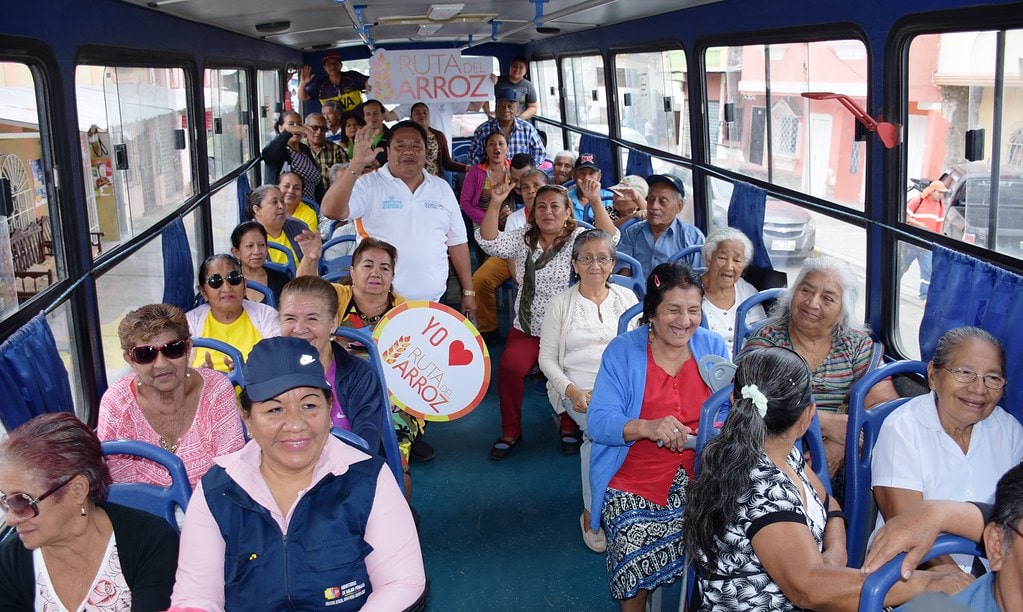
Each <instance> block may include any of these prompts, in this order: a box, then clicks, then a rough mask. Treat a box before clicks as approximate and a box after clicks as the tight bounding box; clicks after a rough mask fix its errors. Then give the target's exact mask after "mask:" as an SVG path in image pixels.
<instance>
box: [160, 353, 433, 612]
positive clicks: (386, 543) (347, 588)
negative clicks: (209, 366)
mask: <svg viewBox="0 0 1023 612" xmlns="http://www.w3.org/2000/svg"><path fill="white" fill-rule="evenodd" d="M244 372H245V381H246V385H245V388H244V390H243V391H242V394H241V412H242V420H243V421H244V422H245V425H246V427H247V428H248V432H249V435H250V436H251V438H252V439H251V441H250V442H249V443H248V444H246V445H245V447H244V448H242V450H240V451H238V452H235V453H232V454H230V455H225V456H223V457H219V458H217V459H216V460H215V462H216V465H215V466H214V467H213V468H211V469H210V471H209V472H208V473H207V474H206V476H205V477H204V478H203V480H202V481H201V482H200V484H199V486H198V487H196V490H195V493H194V494H193V496H192V501H191V503H190V504H189V508H188V512H187V513H186V515H185V524H184V528H183V530H182V537H181V556H180V560H179V564H178V573H177V577H176V583H175V585H174V595H173V597H172V606H173V607H175V608H201V609H204V610H223V609H236V610H255V609H274V610H278V609H283V608H286V607H287V608H291V609H302V610H309V609H313V608H314V607H315V608H321V607H323V606H324V605H329V606H330V607H331V608H332V609H333V610H402V609H405V608H407V607H409V606H410V605H411V604H413V603H415V602H416V601H417V599H419V598H420V596H421V595H422V594H423V592H424V589H425V585H426V578H425V574H424V571H423V558H422V552H421V551H420V548H419V539H418V536H417V535H416V529H415V525H414V523H413V521H412V514H411V512H410V511H409V507H408V504H407V503H406V502H405V499H404V497H403V495H402V493H401V490H400V489H399V488H398V483H397V482H396V481H395V480H394V478H393V477H392V476H391V475H390V472H389V470H388V469H387V466H386V465H385V464H384V462H383V460H382V459H379V458H377V457H374V456H372V455H370V454H369V453H367V452H364V451H363V450H361V449H359V448H356V447H354V446H351V445H349V444H346V443H344V442H342V441H340V440H338V439H336V438H334V437H333V436H332V435H331V434H330V429H331V420H330V406H331V392H330V385H329V384H328V383H327V380H326V377H325V375H324V371H323V366H322V365H321V363H320V359H319V355H318V354H317V352H316V350H315V349H314V348H313V347H312V345H310V344H309V343H308V342H307V341H305V340H303V339H301V338H287V337H277V338H267V339H264V340H261V341H260V342H259V343H258V344H256V346H255V347H253V349H252V352H251V353H250V354H249V358H248V361H247V362H246V364H245V369H244Z"/></svg>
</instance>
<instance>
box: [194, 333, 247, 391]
mask: <svg viewBox="0 0 1023 612" xmlns="http://www.w3.org/2000/svg"><path fill="white" fill-rule="evenodd" d="M192 346H194V347H195V348H206V349H212V350H214V351H220V352H221V353H224V354H225V355H227V356H228V357H230V358H231V361H232V362H233V364H234V368H233V369H232V370H231V372H230V373H228V375H227V378H228V380H230V381H231V384H233V385H234V386H236V387H238V388H242V387H244V386H245V376H244V374H243V373H242V370H243V369H244V368H242V364H244V363H245V358H244V357H242V352H241V351H239V350H238V349H236V348H235V347H233V346H231V345H230V344H228V343H226V342H224V341H222V340H215V339H213V338H204V337H202V336H194V337H193V338H192Z"/></svg>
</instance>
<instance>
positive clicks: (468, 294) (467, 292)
mask: <svg viewBox="0 0 1023 612" xmlns="http://www.w3.org/2000/svg"><path fill="white" fill-rule="evenodd" d="M462 295H463V296H465V297H476V292H475V291H473V290H472V289H462Z"/></svg>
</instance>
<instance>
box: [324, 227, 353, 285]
mask: <svg viewBox="0 0 1023 612" xmlns="http://www.w3.org/2000/svg"><path fill="white" fill-rule="evenodd" d="M346 243H352V244H354V243H355V235H348V236H338V237H336V238H331V239H330V240H328V241H326V242H324V243H323V249H322V251H321V252H322V253H323V254H322V255H321V256H320V276H326V275H328V274H337V273H341V274H342V275H346V274H348V269H349V268H351V267H352V256H351V255H342V256H340V257H332V258H328V257H327V251H328V250H329V249H330V248H332V247H335V246H337V245H339V244H346Z"/></svg>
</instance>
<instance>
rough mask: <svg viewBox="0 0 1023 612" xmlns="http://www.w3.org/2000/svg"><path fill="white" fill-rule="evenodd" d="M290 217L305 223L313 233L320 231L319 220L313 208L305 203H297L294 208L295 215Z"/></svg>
mask: <svg viewBox="0 0 1023 612" xmlns="http://www.w3.org/2000/svg"><path fill="white" fill-rule="evenodd" d="M291 216H292V217H295V218H296V219H298V220H299V221H301V222H302V223H305V224H306V226H307V227H308V228H309V229H310V230H312V231H314V232H318V231H320V218H319V217H317V216H316V211H315V210H313V207H312V206H309V205H308V204H306V203H305V202H299V203H298V206H297V207H296V208H295V214H293V215H291Z"/></svg>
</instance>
